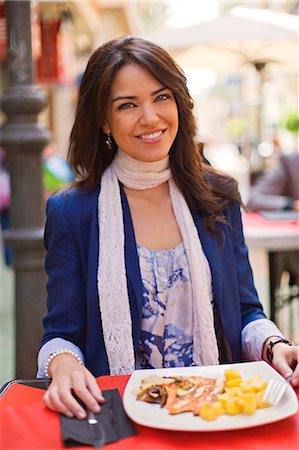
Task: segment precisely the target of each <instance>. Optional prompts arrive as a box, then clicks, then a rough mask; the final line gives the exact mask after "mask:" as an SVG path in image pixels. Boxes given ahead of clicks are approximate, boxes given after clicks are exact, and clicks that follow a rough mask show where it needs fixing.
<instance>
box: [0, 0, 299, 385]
mask: <svg viewBox="0 0 299 450" xmlns="http://www.w3.org/2000/svg"><path fill="white" fill-rule="evenodd" d="M16 3H21V2H13V1H11V2H10V1H8V2H3V1H0V60H1V81H0V88H1V91H2V92H6V90H7V89H8V88H9V86H11V83H10V67H9V55H8V50H7V48H8V45H7V35H8V34H7V31H8V30H7V27H8V23H7V10H6V8H7V4H10V6H11V4H16ZM23 3H26V0H25V2H23ZM27 3H30V6H31V10H30V11H31V12H30V22H29V24H26V26H27V27H28V26H29V28H30V29H31V36H32V63H33V82H34V83H36V85H37V86H38V89H39V90H41V91H42V92H43V93H44V94H46V96H47V100H46V101H45V107H44V108H43V109H42V108H40V111H39V113H38V124H40V126H41V127H44V129H46V130H49V132H50V134H49V136H48V137H47V138H45V139H44V141H43V142H44V145H41V146H40V155H41V174H42V176H41V180H42V181H41V182H42V189H43V194H42V195H43V201H44V200H45V199H46V198H47V196H48V195H50V194H51V193H52V192H54V191H55V190H57V189H59V188H61V187H63V186H66V185H67V184H68V183H69V182H70V181H72V179H73V175H72V173H71V171H70V169H69V167H68V165H67V163H66V161H65V158H66V153H67V149H68V138H69V133H70V130H71V126H72V122H73V118H74V108H75V104H76V96H77V90H78V86H79V84H80V79H81V76H82V73H83V71H84V69H85V66H86V63H87V60H88V58H89V56H90V54H91V52H92V51H93V50H94V49H96V48H97V47H98V46H99V45H101V44H102V43H103V42H105V41H107V40H109V39H112V38H115V37H118V36H122V35H127V34H132V35H136V36H141V37H145V38H148V39H150V40H152V41H154V42H156V43H158V44H159V45H161V46H162V47H164V48H166V49H167V50H168V51H169V52H170V53H171V54H172V55H173V57H174V58H175V59H176V61H177V62H178V63H179V64H180V65H181V66H182V68H183V69H184V71H185V73H186V77H187V80H188V86H189V89H190V92H191V95H192V96H193V99H194V102H195V115H196V118H197V124H198V142H201V143H202V144H203V152H204V156H205V157H206V158H207V159H208V161H209V162H210V163H211V164H212V165H213V166H214V167H216V168H219V169H221V170H222V171H224V172H227V173H229V174H230V175H232V176H234V177H235V178H236V179H237V180H238V182H239V187H240V192H241V195H242V199H243V202H244V203H246V202H247V200H248V199H249V196H250V190H251V186H252V185H253V184H254V182H255V180H256V179H257V178H258V177H259V176H260V175H261V174H263V173H264V172H265V171H266V170H269V169H271V168H272V167H273V166H274V165H275V164H276V162H277V159H278V158H279V156H280V155H281V154H286V153H292V152H294V151H298V129H299V117H298V1H287V0H285V1H283V0H282V1H279V0H274V1H267V0H260V1H217V0H209V1H208V2H203V1H198V0H195V1H193V0H184V1H172V0H164V1H146V0H143V1H116V0H112V1H100V0H84V1H83V0H81V1H50V2H47V1H39V2H38V1H31V2H27ZM21 23H22V22H21ZM23 26H24V22H23ZM10 36H11V35H10ZM11 42H12V37H10V52H11V51H12V45H11ZM14 51H15V55H17V57H18V58H21V57H22V46H21V45H19V46H18V42H17V41H16V45H15V50H14ZM17 57H16V58H17ZM12 84H14V83H12ZM16 84H17V83H15V85H16ZM19 84H20V85H22V89H23V88H24V85H26V83H23V84H22V82H20V83H19ZM4 97H5V99H6V100H5V102H3V106H4V107H3V110H2V111H1V113H0V120H1V123H2V125H3V126H4V129H5V130H6V133H7V124H6V116H7V110H8V109H9V108H8V107H7V105H6V103H7V95H6V96H4ZM4 110H5V112H4ZM15 114H17V113H15ZM25 122H26V121H25ZM26 123H28V121H27V122H26ZM5 126H6V128H5ZM9 139H12V138H7V135H6V134H5V138H4V144H3V145H2V146H1V148H0V161H1V173H0V177H1V178H0V180H1V184H0V187H1V197H2V200H1V204H0V209H1V222H2V232H1V233H2V235H3V233H4V230H5V229H8V228H9V227H10V225H9V220H10V209H11V194H12V190H11V182H10V172H11V170H10V169H11V167H12V166H13V165H14V164H13V162H12V161H13V160H12V158H11V159H10V157H9V155H8V154H9V153H10V152H9V151H7V150H6V148H8V149H9V148H10V147H9V146H10V145H11V144H10V143H9V144H7V145H5V142H6V141H7V140H8V141H9ZM9 142H10V141H9ZM11 148H12V147H11ZM24 151H25V150H24ZM26 151H27V153H28V148H27V150H26ZM28 154H29V153H28ZM25 161H26V159H25ZM28 167H29V159H28ZM22 171H25V172H26V163H25V165H24V166H23V169H22ZM20 175H21V174H20ZM14 177H15V178H14V179H16V174H14ZM16 189H17V188H16ZM32 189H33V190H34V189H35V186H34V185H33V187H32ZM19 206H20V205H19V204H18V208H19ZM42 220H43V215H42V218H41V223H42ZM0 253H1V254H0V259H1V261H0V295H1V299H0V338H1V344H0V386H1V385H2V384H3V383H4V382H6V381H8V380H9V379H12V378H14V377H15V376H16V372H18V371H16V363H15V354H16V336H15V332H16V320H15V318H16V315H18V314H17V312H16V305H17V303H16V300H15V299H16V295H17V294H18V293H16V288H15V286H16V283H15V270H14V269H15V265H16V263H14V264H13V263H12V258H11V249H10V248H9V246H7V244H5V243H4V241H3V236H2V239H1V246H0ZM250 258H251V262H252V265H253V269H254V275H255V280H256V284H257V288H258V291H259V295H260V297H261V301H262V303H263V305H264V307H265V310H266V312H268V311H269V288H268V278H269V272H268V263H267V255H266V253H265V251H263V249H262V248H259V249H252V250H251V249H250ZM17 286H18V284H17ZM34 295H35V292H34V290H33V291H32V293H31V296H33V297H34ZM297 303H298V302H297ZM297 306H298V305H297ZM26 308H27V307H25V310H26V311H27V314H29V312H28V308H27V309H26ZM293 316H295V317H296V316H297V319H298V317H299V310H298V307H297V309H296V310H295V312H293ZM20 320H21V319H20V318H19V321H20ZM279 320H280V324H279V325H280V326H281V328H282V329H285V333H286V334H289V329H288V319H286V320H285V321H284V316H283V314H282V315H281V317H280V319H279ZM298 321H299V320H298ZM18 323H21V322H18ZM17 327H18V326H17ZM298 330H299V325H298V323H295V325H294V324H293V328H292V336H291V337H292V338H293V339H295V338H296V333H297V335H298V334H299V331H298ZM289 337H290V336H289ZM298 339H299V337H298V338H297V340H298ZM35 345H38V343H36V342H35ZM19 375H20V372H19V373H18V376H19ZM21 375H22V374H21Z"/></svg>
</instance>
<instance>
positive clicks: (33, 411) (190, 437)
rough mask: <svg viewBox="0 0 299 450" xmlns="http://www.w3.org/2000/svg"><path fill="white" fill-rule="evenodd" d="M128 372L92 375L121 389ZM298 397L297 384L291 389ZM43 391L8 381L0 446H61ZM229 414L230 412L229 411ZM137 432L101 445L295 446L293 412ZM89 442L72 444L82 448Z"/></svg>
mask: <svg viewBox="0 0 299 450" xmlns="http://www.w3.org/2000/svg"><path fill="white" fill-rule="evenodd" d="M128 379H129V376H102V377H99V378H98V383H99V386H100V387H101V389H102V390H105V389H118V390H119V392H120V394H121V395H123V391H124V388H125V386H126V383H127V381H128ZM296 394H297V396H298V398H299V388H298V389H296ZM43 395H44V391H43V390H41V389H36V388H34V387H29V386H26V385H25V386H24V385H21V384H11V385H10V387H9V389H7V391H5V393H4V395H3V396H2V398H0V413H1V428H2V436H1V437H0V443H1V442H2V446H1V449H3V450H9V449H18V450H25V449H26V450H29V449H30V450H34V449H44V450H54V449H55V450H59V449H64V448H65V447H63V444H62V441H61V438H60V429H59V416H58V414H57V413H55V412H52V411H50V410H49V409H47V408H46V406H45V405H44V403H43V400H42V397H43ZM232 420H234V419H233V417H232ZM136 428H137V433H138V434H137V435H136V436H133V437H129V438H126V439H123V440H120V441H118V442H115V443H112V444H108V445H107V446H104V448H107V450H175V449H186V450H195V449H196V450H198V449H200V450H232V449H236V450H239V449H242V450H252V449H255V450H298V448H299V412H297V414H295V415H293V416H291V417H289V418H287V419H284V420H281V421H279V422H275V423H272V424H268V425H262V426H258V427H254V428H245V429H242V430H234V431H217V432H185V431H167V430H158V429H155V428H148V427H144V426H140V425H136ZM87 448H91V447H87V446H84V447H76V449H77V450H84V449H87Z"/></svg>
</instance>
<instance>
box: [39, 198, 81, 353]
mask: <svg viewBox="0 0 299 450" xmlns="http://www.w3.org/2000/svg"><path fill="white" fill-rule="evenodd" d="M67 201H68V199H67V194H66V193H60V194H58V195H56V196H53V197H51V198H50V199H49V200H48V202H47V207H46V213H47V220H46V226H45V236H44V240H45V247H46V250H47V256H46V261H45V269H46V273H47V275H48V283H47V313H46V315H45V317H44V320H43V325H44V336H43V339H42V344H41V345H43V344H45V343H46V342H48V341H49V340H50V339H53V338H62V339H66V340H68V341H70V342H72V343H73V344H75V345H76V346H78V347H79V348H80V350H81V351H82V352H83V354H84V350H85V331H86V299H85V281H84V277H83V275H82V263H81V257H80V251H79V247H78V244H76V242H77V241H76V239H75V238H74V236H73V233H72V231H71V227H70V225H69V222H68V214H67V211H68V207H67Z"/></svg>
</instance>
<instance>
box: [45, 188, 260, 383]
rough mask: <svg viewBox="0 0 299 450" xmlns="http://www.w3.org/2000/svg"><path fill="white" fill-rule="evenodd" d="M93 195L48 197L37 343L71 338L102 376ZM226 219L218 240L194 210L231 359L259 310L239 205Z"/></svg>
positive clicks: (130, 271) (134, 285) (134, 259)
mask: <svg viewBox="0 0 299 450" xmlns="http://www.w3.org/2000/svg"><path fill="white" fill-rule="evenodd" d="M98 195H99V188H96V189H94V190H92V191H89V192H86V191H85V192H84V191H83V190H82V189H76V188H74V189H70V190H68V191H65V192H61V193H58V194H56V195H54V196H52V197H51V198H50V199H49V200H48V203H47V222H46V227H45V246H46V249H47V257H46V272H47V274H48V284H47V290H48V296H47V307H48V312H47V313H46V315H45V317H44V321H43V323H44V329H45V332H44V336H43V339H42V345H43V344H45V343H46V342H47V341H49V340H50V339H52V338H55V337H60V338H63V339H67V340H69V341H71V342H73V343H74V344H75V345H77V346H78V347H79V348H80V349H81V351H82V352H83V354H84V357H85V364H86V367H87V368H88V369H89V370H90V371H91V372H92V373H93V374H94V375H95V376H100V375H104V374H109V366H108V360H107V355H106V350H105V345H104V339H103V333H102V324H101V319H100V310H99V301H98V292H97V270H98V253H99V231H100V230H99V228H98ZM121 200H122V207H123V215H124V231H125V264H126V273H127V285H128V293H129V300H130V310H131V316H132V328H133V341H134V342H133V343H134V348H135V351H136V349H137V344H138V339H139V333H140V324H141V313H142V303H143V295H142V281H141V275H140V268H139V262H138V256H137V249H136V241H135V236H134V230H133V223H132V218H131V214H130V209H129V205H128V202H127V198H126V195H125V193H124V191H123V189H122V187H121ZM225 216H226V218H227V222H228V223H227V224H218V225H217V227H218V228H219V229H220V230H222V232H223V236H224V240H223V239H222V238H221V235H220V233H219V234H215V233H211V232H210V231H208V230H207V229H206V228H205V226H204V222H203V218H202V217H201V215H200V214H198V213H196V214H194V215H193V218H194V222H195V225H196V228H197V230H198V234H199V237H200V240H201V243H202V247H203V250H204V252H205V255H206V257H207V259H208V261H209V264H210V268H211V274H212V284H213V291H214V299H215V303H216V306H217V310H218V313H219V318H220V322H221V327H222V331H223V334H224V336H225V341H226V343H227V345H228V347H229V349H228V350H229V353H230V360H231V361H232V362H237V361H240V360H241V359H242V355H241V330H242V328H243V327H244V326H245V325H247V324H248V323H249V322H250V321H252V320H256V319H260V318H264V317H265V315H264V313H263V310H262V306H261V304H260V303H259V300H258V297H257V293H256V290H255V287H254V284H253V277H252V272H251V268H250V265H249V261H248V252H247V247H246V245H245V243H244V237H243V230H242V222H241V213H240V208H239V205H238V204H236V203H232V204H231V205H230V207H229V208H227V210H226V211H225ZM199 270H200V268H199ZM115 276H117V274H116V275H115ZM115 320H117V321H121V320H122V317H115Z"/></svg>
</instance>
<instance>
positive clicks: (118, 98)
mask: <svg viewBox="0 0 299 450" xmlns="http://www.w3.org/2000/svg"><path fill="white" fill-rule="evenodd" d="M165 89H168V88H167V87H166V86H162V87H160V88H159V89H156V90H155V91H153V92H151V96H154V95H157V94H159V92H162V91H165ZM137 98H138V97H137V95H118V96H117V97H115V98H113V99H112V103H113V102H116V101H117V100H136V99H137Z"/></svg>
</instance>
